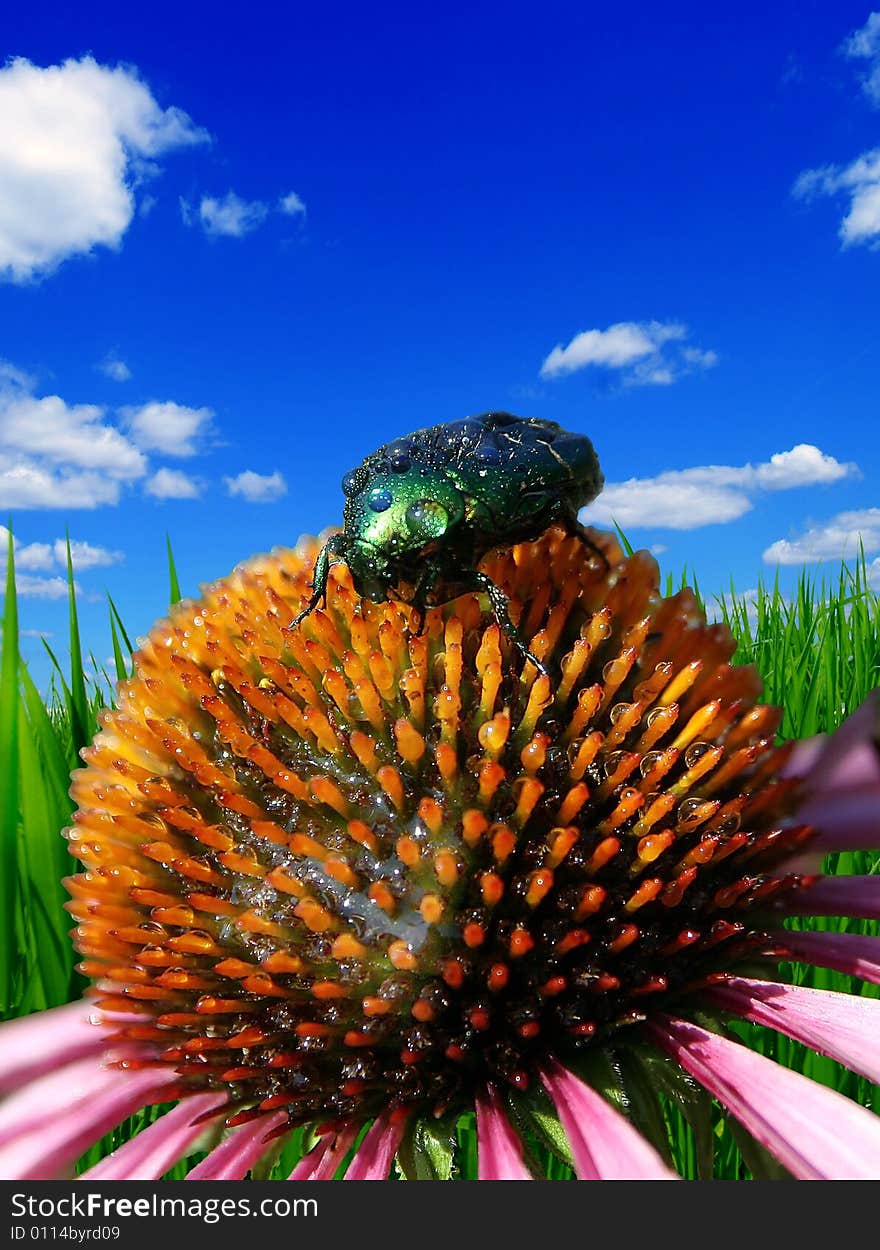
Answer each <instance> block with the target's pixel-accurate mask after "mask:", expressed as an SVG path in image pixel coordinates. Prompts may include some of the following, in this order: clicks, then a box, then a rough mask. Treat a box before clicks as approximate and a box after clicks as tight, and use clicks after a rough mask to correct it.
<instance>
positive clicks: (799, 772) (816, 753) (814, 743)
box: [779, 734, 828, 777]
mask: <svg viewBox="0 0 880 1250" xmlns="http://www.w3.org/2000/svg"><path fill="white" fill-rule="evenodd" d="M827 743H828V735H827V734H816V735H815V736H814V737H812V738H802V739H801V740H800V742H796V743H795V744H794V746H793V747H792V749H791V754H790V755H789V757H788V759H787V760H786V761H785V763H784V764H783V766H782V768H780V770H779V775H780V777H807V776H809V774H810V773H811V772H812V771H813V769H814V768H815V767H816V764H817V763H818V761H819V760H820V758H821V756H822V752H823V751H824V750H825V747H826V745H827Z"/></svg>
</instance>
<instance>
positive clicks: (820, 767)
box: [787, 690, 880, 794]
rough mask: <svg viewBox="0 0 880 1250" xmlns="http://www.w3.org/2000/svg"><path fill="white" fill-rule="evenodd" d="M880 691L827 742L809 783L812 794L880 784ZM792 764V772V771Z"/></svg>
mask: <svg viewBox="0 0 880 1250" xmlns="http://www.w3.org/2000/svg"><path fill="white" fill-rule="evenodd" d="M878 741H880V692H878V691H876V690H873V691H871V693H870V694H869V695H868V697H867V698H866V699H865V701H864V703H862V704H861V705H860V706H859V707H858V708H857V709H856V710H855V712H853V714H852V715H851V716H848V717H847V718H846V720H845V721H844V722H843V724H842V725H841V726H840V728H839V729H837V730H835V732H834V733H833V734H831V735H830V736H829V737H828V738H827V739H826V740H825V741H824V743H823V747H822V750H821V751H820V752H819V754H818V757H817V758H815V759H814V761H813V762H812V767H811V768H810V771H809V773H808V775H807V776H806V778H805V780H806V782H807V785H808V787H809V789H810V790H811V792H812V793H816V794H818V793H821V792H823V791H829V790H831V791H836V790H848V789H850V788H851V787H853V786H863V785H871V784H874V785H880V750H878ZM790 765H791V762H790V761H789V769H788V770H787V771H789V772H791V771H792V769H791V766H790Z"/></svg>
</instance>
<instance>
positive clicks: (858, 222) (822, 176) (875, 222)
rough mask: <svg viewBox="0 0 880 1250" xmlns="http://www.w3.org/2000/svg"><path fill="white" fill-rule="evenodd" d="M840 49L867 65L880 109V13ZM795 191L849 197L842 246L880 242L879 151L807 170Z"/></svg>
mask: <svg viewBox="0 0 880 1250" xmlns="http://www.w3.org/2000/svg"><path fill="white" fill-rule="evenodd" d="M840 50H841V52H842V53H843V55H844V56H846V57H849V58H850V59H851V60H856V61H861V62H866V72H865V74H864V76H863V77H862V89H863V90H864V92H865V95H866V96H867V97H868V99H869V100H870V101H871V103H872V104H874V105H876V106H877V107H878V108H880V13H872V14H871V15H870V16H869V17H868V20H867V21H866V22H865V25H864V26H862V27H860V29H859V30H856V31H854V32H853V33H852V34H851V35H850V36H849V37H848V38H847V39H846V40H845V41H844V43H843V46H842V47H841V49H840ZM792 191H793V194H794V195H795V196H796V197H797V198H798V199H802V200H812V199H815V198H816V197H817V196H820V195H830V196H838V195H840V196H846V197H848V199H849V209H848V211H847V213H846V215H845V216H844V217H843V219H842V221H841V223H840V229H839V231H838V233H839V235H840V240H841V243H842V245H843V246H844V247H852V246H854V245H856V244H859V243H866V244H868V245H869V246H876V245H877V244H878V242H880V148H873V149H872V150H871V151H869V152H863V153H862V155H861V156H857V157H856V159H855V160H854V161H850V163H849V164H848V165H823V166H822V167H821V168H819V169H808V170H805V172H804V173H802V174H801V175H800V177H799V178H798V179H797V181H796V182H795V184H794V187H793V188H792Z"/></svg>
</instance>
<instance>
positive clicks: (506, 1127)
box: [477, 1085, 532, 1181]
mask: <svg viewBox="0 0 880 1250" xmlns="http://www.w3.org/2000/svg"><path fill="white" fill-rule="evenodd" d="M477 1178H478V1180H481V1181H530V1180H531V1179H532V1174H531V1172H530V1171H529V1170H528V1168H527V1167H526V1165H525V1163H524V1162H523V1153H522V1145H521V1144H520V1140H519V1138H518V1137H517V1135H516V1133H515V1132H514V1131H513V1128H512V1127H511V1124H510V1121H509V1120H508V1118H507V1116H506V1115H505V1114H504V1108H503V1107H502V1105H501V1099H500V1098H499V1097H498V1095H497V1094H496V1092H495V1090H494V1089H493V1088H492V1086H491V1085H489V1086H487V1088H486V1090H485V1091H484V1092H483V1093H481V1094H479V1095H478V1096H477Z"/></svg>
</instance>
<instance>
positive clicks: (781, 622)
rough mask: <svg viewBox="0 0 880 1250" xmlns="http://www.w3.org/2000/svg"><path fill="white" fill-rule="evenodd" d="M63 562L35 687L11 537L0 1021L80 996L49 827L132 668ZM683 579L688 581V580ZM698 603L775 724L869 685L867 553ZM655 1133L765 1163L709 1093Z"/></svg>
mask: <svg viewBox="0 0 880 1250" xmlns="http://www.w3.org/2000/svg"><path fill="white" fill-rule="evenodd" d="M167 561H168V576H169V600H170V601H171V602H176V601H177V600H178V599H179V598H180V587H179V584H178V578H177V571H176V568H175V565H174V556H173V553H172V550H171V544H170V542H169V543H168V548H167ZM67 573H68V587H69V595H68V605H69V641H68V648H67V653H66V654H65V655H64V656H60V655H58V654H56V653H55V652H54V651H53V650H52V649H51V648H50V647H49V645H48V643H45V642H44V645H45V647H46V651H47V653H48V656H49V659H50V662H51V672H52V677H51V682H50V686H49V690H48V693H47V694H45V695H42V694H41V693H40V691H39V690H38V689H37V686H36V684H35V683H34V681H33V679H32V677H31V674H30V672H29V671H28V667H27V665H26V664H25V662H24V661H23V660H22V659H21V656H20V652H19V634H18V605H17V599H16V593H15V571H14V560H13V550H12V536H11V534H10V536H9V549H8V555H7V571H6V593H5V602H4V608H3V618H2V619H3V645H2V653H0V741H2V749H0V1018H4V1019H8V1018H13V1017H16V1016H20V1015H24V1014H27V1013H29V1012H32V1011H37V1010H40V1009H42V1008H45V1007H52V1006H57V1005H60V1004H62V1003H65V1002H68V1001H70V1000H71V999H72V998H74V997H76V996H77V995H78V994H79V993H80V992H81V989H82V985H83V983H82V979H81V978H80V977H79V975H78V973H77V972H76V970H75V966H74V965H75V956H74V953H73V949H72V946H71V944H70V940H69V937H68V931H69V917H68V915H67V913H66V912H65V911H64V910H63V904H64V902H65V900H66V897H67V895H66V892H65V890H64V889H63V887H62V885H61V879H62V878H63V877H64V876H66V875H68V874H69V873H71V872H74V871H76V867H77V866H76V864H75V862H74V861H73V860H72V859H71V858H70V857H69V856H68V854H67V849H66V843H65V841H64V839H63V838H62V837H61V836H60V831H61V830H62V829H63V828H64V827H65V826H66V825H67V824H68V823H69V821H70V818H71V814H72V804H71V801H70V798H69V795H68V787H69V784H70V783H69V774H70V771H71V769H73V768H75V767H77V766H78V765H79V762H80V761H79V752H80V751H81V749H82V748H83V747H84V746H86V745H87V744H88V743H89V741H90V740H91V738H92V736H93V735H94V733H95V731H96V729H97V725H98V715H99V713H100V711H101V709H102V708H103V707H104V706H105V705H106V703H107V702H108V701H109V700H110V699H111V697H112V681H118V680H123V679H124V678H126V677H127V676H128V675H129V673H130V671H131V654H132V645H131V641H130V639H129V636H128V634H127V632H126V629H125V626H124V624H123V622H122V619H121V617H120V614H119V612H118V610H117V608H116V605H115V604H114V602H113V600H112V599H110V598H109V597H108V605H107V606H108V627H109V635H110V643H111V646H112V653H113V669H114V672H113V676H112V681H111V677H110V676H109V675H108V674H106V673H105V672H104V671H103V669H102V668H101V667H100V666H99V665H97V664H96V663H95V661H94V657H88V660H89V663H88V664H87V659H86V657H85V656H84V655H83V649H82V643H81V639H80V632H79V623H78V618H77V605H76V596H75V593H74V585H73V570H72V566H71V562H70V552H69V549H68V566H67ZM687 580H688V581H689V582H690V584H691V585H692V586H695V579H694V578H693V577H690V578H688V579H687ZM666 589H667V593H672V591H673V590H674V586H673V584H672V580H671V579H670V581H669V584H668V586H667V588H666ZM708 608H709V614H710V615H715V616H716V617H717V618H718V619H721V620H723V621H724V622H725V623H726V624H727V625H728V626H729V627H730V629H731V631H732V632H733V634H734V636H735V638H736V639H737V640H738V644H739V645H738V650H737V652H736V656H735V661H736V662H737V663H743V664H755V665H756V666H757V668H758V669H759V671H760V673H761V676H762V678H763V680H764V698H765V699H766V700H767V701H768V702H771V703H776V704H779V705H780V706H782V707H783V708H784V709H785V717H784V720H783V724H782V729H781V732H782V734H783V736H785V737H792V738H801V737H807V736H809V735H812V734H815V733H822V732H828V731H830V730H832V729H834V728H835V727H836V726H837V725H838V724H839V723H840V721H841V720H842V719H843V718H844V717H845V716H846V715H847V714H848V713H849V712H851V711H853V710H854V709H855V708H856V707H857V706H858V705H859V704H860V703H861V702H862V701H863V700H864V698H865V697H866V695H867V694H868V692H869V691H870V690H872V689H874V688H875V687H877V686H878V685H880V597H878V595H877V593H875V591H874V590H873V589H872V588H871V586H870V584H869V581H868V577H867V569H866V562H865V559H864V556H863V555H862V558H861V559H860V560H859V561H858V562H857V563H856V565H855V567H854V568H850V567H848V566H846V565H843V566H841V568H840V570H839V571H838V572H837V573H836V574H835V576H834V578H833V579H831V580H828V579H827V578H825V577H823V578H818V579H817V578H816V577H815V576H814V575H813V574H811V573H810V572H809V571H807V570H805V571H803V572H802V573H801V574H800V576H799V578H798V581H797V587H796V590H795V592H794V594H793V595H791V596H788V597H787V596H784V595H783V594H782V592H781V590H780V588H779V583H778V580H777V581H776V582H774V583H773V584H771V585H769V586H768V585H765V584H763V583H762V584H760V585H759V586H758V589H757V592H756V593H755V594H753V595H750V596H748V597H744V596H742V595H740V594H738V593H737V592H736V590H735V589H734V588H733V587H731V589H730V591H729V592H728V593H727V594H724V595H722V596H720V597H719V598H718V599H717V600H716V601H715V602H714V604H709V605H708ZM878 869H880V858H878V856H876V855H868V854H866V853H850V854H844V855H839V856H836V857H833V859H829V861H828V862H827V864H826V870H827V871H830V872H839V873H863V872H874V871H878ZM799 923H801V924H803V925H810V926H811V927H817V928H823V929H834V930H848V931H853V932H870V931H873V932H877V926H876V925H875V926H873V928H872V925H871V922H867V921H854V920H837V919H833V918H832V919H824V918H823V919H817V920H815V921H801V922H799ZM789 975H790V976H791V977H792V979H794V980H797V981H798V982H799V983H802V984H805V985H812V986H817V987H821V988H831V989H847V990H852V991H854V992H856V993H862V994H866V995H876V994H877V993H878V991H877V988H876V987H872V986H864V985H862V983H861V982H858V983H852V982H851V981H850V979H849V978H847V977H844V976H842V975H840V974H838V973H834V972H830V971H826V970H823V969H812V968H806V967H801V966H795V967H792V968H791V969H790V970H789ZM736 1027H737V1029H738V1031H739V1032H740V1033H741V1035H742V1036H744V1037H747V1038H748V1041H749V1044H750V1045H751V1046H752V1047H753V1048H755V1049H756V1050H760V1051H762V1052H763V1053H764V1054H767V1055H770V1056H772V1057H774V1058H775V1059H777V1060H778V1061H779V1062H782V1063H785V1064H787V1065H788V1066H790V1067H792V1068H795V1069H796V1070H798V1071H801V1072H804V1073H806V1074H807V1075H808V1076H810V1077H812V1078H813V1079H815V1080H819V1081H822V1082H824V1083H825V1084H828V1085H830V1086H832V1087H834V1088H835V1089H838V1090H840V1091H841V1092H842V1093H844V1094H847V1095H849V1096H850V1097H852V1098H855V1099H856V1100H857V1101H858V1102H860V1103H862V1104H863V1105H865V1106H873V1107H874V1109H875V1110H878V1111H880V1090H878V1089H877V1088H875V1087H873V1086H871V1085H870V1084H869V1083H868V1082H867V1081H865V1080H864V1079H863V1078H861V1077H858V1076H856V1075H854V1074H853V1073H852V1072H849V1071H848V1070H847V1069H845V1068H843V1067H841V1066H840V1065H839V1064H836V1063H834V1062H833V1061H832V1060H829V1059H825V1058H823V1057H822V1056H819V1055H816V1054H814V1053H813V1052H811V1051H809V1050H807V1049H806V1048H804V1047H802V1046H799V1045H798V1044H797V1043H794V1042H791V1041H789V1040H788V1039H786V1038H783V1037H781V1036H779V1035H777V1034H775V1033H773V1032H772V1031H771V1030H764V1029H760V1028H757V1027H755V1026H749V1025H741V1026H739V1025H738V1026H736ZM155 1114H156V1111H155V1109H151V1110H148V1111H146V1112H142V1113H140V1114H139V1115H138V1116H136V1117H133V1118H132V1119H131V1120H130V1121H128V1122H126V1124H124V1125H121V1126H120V1128H119V1129H117V1130H116V1132H115V1133H113V1134H111V1135H110V1136H108V1138H106V1139H105V1141H104V1142H103V1143H101V1144H100V1145H99V1146H97V1147H95V1148H93V1149H92V1150H91V1151H89V1153H88V1155H87V1156H85V1157H84V1159H83V1160H82V1166H89V1165H91V1164H92V1163H94V1162H96V1161H97V1160H98V1159H99V1158H100V1157H102V1154H104V1153H106V1152H107V1151H108V1150H110V1149H113V1148H115V1146H117V1145H119V1144H120V1142H121V1141H124V1140H126V1138H127V1137H128V1136H130V1135H132V1134H133V1133H134V1132H136V1131H138V1130H139V1129H140V1127H142V1125H143V1124H144V1123H146V1122H147V1121H148V1120H150V1119H152V1118H153V1117H154V1116H155ZM661 1131H665V1132H667V1133H668V1135H669V1141H670V1147H671V1151H672V1157H673V1160H674V1162H675V1164H676V1166H677V1167H678V1168H679V1170H680V1171H681V1172H682V1173H683V1174H684V1175H686V1176H697V1175H707V1174H708V1175H712V1174H714V1175H715V1176H716V1177H719V1178H734V1177H742V1176H748V1175H752V1174H754V1175H773V1174H774V1167H773V1165H772V1163H771V1162H770V1161H768V1159H767V1158H766V1157H765V1156H764V1154H763V1152H761V1150H760V1148H759V1147H757V1146H756V1144H755V1143H754V1142H752V1141H751V1140H750V1139H749V1138H748V1137H747V1136H746V1135H744V1134H743V1133H742V1132H741V1131H740V1130H739V1129H738V1128H737V1127H736V1125H735V1124H734V1125H731V1123H730V1121H729V1120H728V1119H727V1118H726V1117H725V1116H724V1115H723V1114H722V1113H721V1112H720V1110H719V1109H718V1108H715V1107H713V1106H712V1105H711V1103H710V1102H709V1100H708V1099H705V1100H695V1101H694V1102H693V1103H692V1104H690V1105H684V1104H681V1103H678V1102H676V1100H675V1098H674V1097H672V1096H670V1098H669V1099H668V1100H667V1110H666V1124H665V1125H663V1126H661ZM450 1133H451V1135H450V1136H448V1139H447V1144H446V1145H445V1146H442V1144H441V1145H438V1146H437V1150H438V1151H440V1152H441V1153H442V1150H446V1152H447V1154H448V1155H449V1157H450V1158H452V1157H453V1156H454V1160H455V1166H456V1168H457V1171H458V1174H460V1175H464V1176H475V1175H476V1162H475V1161H476V1144H475V1135H474V1128H473V1116H465V1117H463V1118H462V1120H461V1121H460V1122H459V1123H458V1125H457V1126H454V1131H453V1130H450ZM300 1137H301V1134H298V1133H297V1134H294V1137H293V1139H292V1140H291V1141H290V1142H288V1143H287V1145H285V1147H284V1151H283V1154H282V1155H281V1156H280V1158H279V1159H278V1160H277V1161H276V1163H275V1165H274V1169H271V1170H270V1174H272V1175H276V1174H277V1175H279V1176H280V1175H286V1174H288V1173H289V1171H290V1167H291V1166H292V1163H293V1162H294V1161H295V1159H296V1158H297V1157H298V1154H299V1152H300V1151H301V1150H302V1142H301V1141H300ZM533 1145H534V1148H535V1152H536V1153H537V1154H539V1155H540V1156H541V1159H542V1162H543V1163H544V1165H545V1166H546V1167H547V1170H548V1174H549V1175H551V1176H565V1175H570V1173H569V1172H568V1169H567V1168H566V1167H565V1166H564V1165H563V1164H562V1163H560V1162H559V1161H558V1160H557V1159H554V1158H553V1157H552V1156H551V1155H549V1154H548V1152H547V1151H546V1149H544V1148H542V1145H541V1143H540V1142H536V1143H533ZM441 1146H442V1148H441ZM285 1169H286V1170H285ZM175 1174H178V1175H179V1174H182V1173H181V1171H180V1169H179V1168H178V1169H177V1172H176V1173H175V1172H172V1173H170V1175H175Z"/></svg>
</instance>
